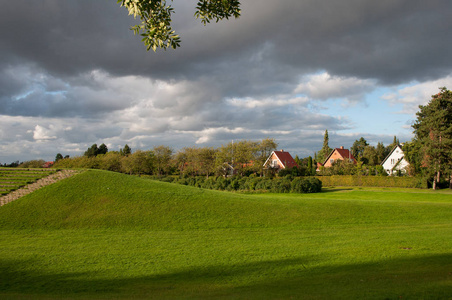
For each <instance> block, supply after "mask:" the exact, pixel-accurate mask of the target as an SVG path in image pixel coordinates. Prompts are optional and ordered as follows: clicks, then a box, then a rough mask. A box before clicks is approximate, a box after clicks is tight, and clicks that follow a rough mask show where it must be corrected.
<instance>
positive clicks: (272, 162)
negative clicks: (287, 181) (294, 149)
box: [264, 150, 298, 170]
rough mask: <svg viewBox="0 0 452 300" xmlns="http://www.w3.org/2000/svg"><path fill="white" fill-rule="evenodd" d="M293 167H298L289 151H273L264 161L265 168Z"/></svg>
mask: <svg viewBox="0 0 452 300" xmlns="http://www.w3.org/2000/svg"><path fill="white" fill-rule="evenodd" d="M293 167H298V165H297V163H296V162H295V160H294V159H293V157H292V155H290V153H289V152H287V151H284V150H281V151H273V152H272V153H271V154H270V156H269V157H268V158H267V160H266V161H265V163H264V168H266V169H268V168H274V169H279V170H281V169H290V168H293Z"/></svg>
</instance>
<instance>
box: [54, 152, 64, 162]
mask: <svg viewBox="0 0 452 300" xmlns="http://www.w3.org/2000/svg"><path fill="white" fill-rule="evenodd" d="M60 159H63V154H61V153H57V155H56V156H55V162H57V161H59V160H60Z"/></svg>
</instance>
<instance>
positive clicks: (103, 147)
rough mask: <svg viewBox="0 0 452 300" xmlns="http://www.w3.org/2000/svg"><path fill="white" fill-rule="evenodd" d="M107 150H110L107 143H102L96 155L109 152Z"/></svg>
mask: <svg viewBox="0 0 452 300" xmlns="http://www.w3.org/2000/svg"><path fill="white" fill-rule="evenodd" d="M107 152H108V148H107V145H105V144H103V143H102V145H100V146H99V149H97V154H96V155H99V154H107Z"/></svg>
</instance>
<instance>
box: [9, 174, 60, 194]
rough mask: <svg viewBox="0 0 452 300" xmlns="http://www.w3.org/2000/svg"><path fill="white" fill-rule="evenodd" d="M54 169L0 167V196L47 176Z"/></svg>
mask: <svg viewBox="0 0 452 300" xmlns="http://www.w3.org/2000/svg"><path fill="white" fill-rule="evenodd" d="M55 171H56V170H54V169H20V168H0V196H3V195H6V194H9V193H11V192H12V191H15V190H17V189H20V188H22V187H24V186H26V185H27V184H30V183H33V182H36V181H37V180H39V179H41V178H44V177H47V176H49V175H51V174H53V173H55Z"/></svg>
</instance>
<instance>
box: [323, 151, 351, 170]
mask: <svg viewBox="0 0 452 300" xmlns="http://www.w3.org/2000/svg"><path fill="white" fill-rule="evenodd" d="M338 160H343V161H349V162H352V163H354V164H356V159H355V157H354V156H353V154H352V153H351V152H350V150H348V149H344V146H341V147H340V148H335V149H333V151H331V153H330V155H328V156H327V158H326V159H325V161H324V162H323V164H322V165H323V167H325V168H329V167H331V166H332V165H333V163H334V162H335V161H338Z"/></svg>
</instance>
